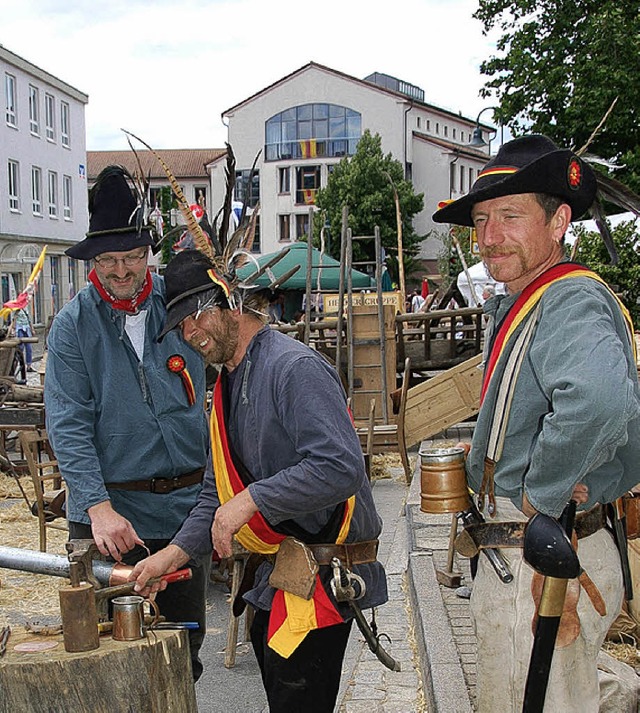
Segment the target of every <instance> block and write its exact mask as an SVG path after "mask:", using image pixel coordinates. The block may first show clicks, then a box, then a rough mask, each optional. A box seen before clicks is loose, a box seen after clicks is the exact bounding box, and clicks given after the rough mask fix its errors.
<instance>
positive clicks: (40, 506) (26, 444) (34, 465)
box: [18, 429, 68, 552]
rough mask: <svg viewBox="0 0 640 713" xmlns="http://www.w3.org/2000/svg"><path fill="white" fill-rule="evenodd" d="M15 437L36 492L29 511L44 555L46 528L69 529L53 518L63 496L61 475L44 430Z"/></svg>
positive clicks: (58, 510)
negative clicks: (20, 447)
mask: <svg viewBox="0 0 640 713" xmlns="http://www.w3.org/2000/svg"><path fill="white" fill-rule="evenodd" d="M18 437H19V439H20V444H21V446H22V450H23V453H24V457H25V461H26V463H27V467H28V468H29V473H30V475H31V480H32V482H33V490H34V492H35V501H34V503H33V504H32V507H31V512H32V513H33V514H34V515H35V516H36V517H37V518H38V529H39V534H40V551H41V552H46V551H47V528H48V527H51V528H53V529H55V530H67V529H68V527H67V525H66V521H65V524H64V525H62V524H58V523H56V522H55V519H56V518H58V517H62V513H61V511H60V509H59V503H60V500H61V499H62V497H63V496H64V485H63V482H62V476H61V475H60V471H59V470H58V461H57V460H56V459H55V456H54V454H53V449H52V448H51V444H50V443H49V438H48V436H47V432H46V431H45V430H44V429H35V430H32V431H20V432H19V434H18ZM47 486H50V487H47Z"/></svg>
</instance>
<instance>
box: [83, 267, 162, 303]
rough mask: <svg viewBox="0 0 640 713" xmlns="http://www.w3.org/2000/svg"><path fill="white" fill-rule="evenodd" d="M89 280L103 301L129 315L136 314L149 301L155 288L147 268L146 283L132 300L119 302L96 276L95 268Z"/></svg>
mask: <svg viewBox="0 0 640 713" xmlns="http://www.w3.org/2000/svg"><path fill="white" fill-rule="evenodd" d="M89 280H90V281H91V283H92V284H93V286H94V287H95V288H96V290H98V294H99V295H100V297H102V299H103V300H104V301H105V302H106V303H107V304H110V305H111V306H112V307H113V308H114V309H120V310H122V311H123V312H128V313H129V314H135V313H136V312H137V311H138V307H139V306H140V305H141V304H142V303H143V302H144V301H145V300H146V299H147V297H148V296H149V295H150V294H151V290H152V288H153V281H152V279H151V272H149V268H147V274H146V275H145V277H144V282H143V283H142V289H141V290H140V292H138V294H137V295H136V296H135V297H132V298H131V299H130V300H119V299H117V298H116V297H114V296H113V295H110V294H109V293H108V292H107V291H106V290H105V289H104V286H103V285H102V283H101V282H100V278H99V277H98V275H97V274H96V271H95V268H94V269H93V270H91V272H90V273H89Z"/></svg>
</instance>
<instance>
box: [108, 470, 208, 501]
mask: <svg viewBox="0 0 640 713" xmlns="http://www.w3.org/2000/svg"><path fill="white" fill-rule="evenodd" d="M203 477H204V468H198V470H194V471H192V472H191V473H185V474H184V475H178V476H177V477H175V478H151V479H150V480H129V481H127V482H125V483H107V489H108V490H135V491H138V492H144V493H156V494H157V495H166V494H167V493H172V492H173V491H174V490H180V488H187V487H189V486H190V485H196V483H201V482H202V478H203Z"/></svg>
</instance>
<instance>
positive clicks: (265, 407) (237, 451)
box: [133, 250, 387, 713]
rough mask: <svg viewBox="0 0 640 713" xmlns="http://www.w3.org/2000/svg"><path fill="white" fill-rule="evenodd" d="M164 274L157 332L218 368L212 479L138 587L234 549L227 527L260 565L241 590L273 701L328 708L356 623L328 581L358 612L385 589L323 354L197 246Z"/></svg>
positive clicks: (141, 567) (357, 461) (349, 435)
mask: <svg viewBox="0 0 640 713" xmlns="http://www.w3.org/2000/svg"><path fill="white" fill-rule="evenodd" d="M165 280H166V285H167V308H168V314H167V320H166V324H165V327H164V331H163V334H165V335H166V337H165V338H169V336H171V335H174V334H175V331H177V330H178V329H179V330H180V331H181V332H182V335H183V337H184V339H185V341H186V342H187V343H189V344H191V345H192V346H193V347H194V348H196V349H198V351H200V353H201V354H202V355H203V356H204V358H205V360H206V361H207V362H209V363H211V364H220V365H222V367H221V371H220V376H219V378H218V381H217V383H216V386H215V390H214V394H213V405H212V409H211V422H210V432H211V453H212V461H213V468H214V471H215V483H214V480H213V474H211V473H208V474H207V475H208V476H209V477H208V478H207V479H206V480H205V486H204V488H203V492H202V494H201V497H200V499H199V502H198V505H196V507H195V508H194V510H193V511H192V512H191V514H190V516H189V518H188V519H187V521H186V522H185V524H184V526H183V528H182V529H181V531H180V532H179V533H178V535H177V536H176V537H175V538H174V540H173V542H172V543H171V544H170V545H169V547H167V548H166V550H165V551H163V552H159V553H157V554H156V555H154V556H152V557H151V558H149V559H148V560H146V561H145V562H141V563H139V564H138V565H137V566H136V568H135V569H134V572H133V576H135V577H137V582H138V586H139V587H144V585H145V584H146V582H147V580H148V578H149V577H150V576H154V575H155V574H160V573H162V572H165V571H173V570H175V569H177V568H178V567H181V566H182V565H183V564H184V562H185V560H186V559H187V558H188V556H189V553H190V552H192V551H194V550H195V549H198V548H202V551H203V553H204V552H207V551H209V550H210V549H211V544H212V541H213V546H214V547H215V549H216V551H217V552H218V553H219V554H220V555H221V556H222V557H229V556H230V555H231V554H232V539H233V538H234V536H235V538H236V539H237V540H238V541H239V542H240V544H241V545H242V546H243V547H244V548H245V549H247V550H249V551H250V552H252V553H254V554H253V559H252V560H251V561H252V562H255V563H256V565H257V567H258V569H257V571H256V572H255V581H251V580H250V579H248V578H247V579H246V580H243V586H242V587H241V590H242V593H243V594H244V602H246V603H248V604H249V605H251V606H252V607H253V608H254V609H255V612H256V614H255V618H254V620H253V625H252V628H251V641H252V644H253V648H254V651H255V654H256V658H257V659H258V663H259V665H260V669H261V672H262V679H263V683H264V687H265V689H266V692H267V698H268V701H269V710H270V711H271V713H285V712H287V713H288V712H289V711H309V713H330V711H333V709H334V705H335V701H336V697H337V694H338V689H339V684H340V674H341V667H342V660H343V657H344V652H345V648H346V644H347V639H348V637H349V631H350V627H351V623H352V620H353V610H352V607H351V605H350V604H349V603H348V601H347V599H346V598H344V599H342V600H341V601H340V600H337V599H336V593H335V590H333V589H332V586H331V582H332V580H333V581H334V583H335V578H336V576H337V578H338V585H339V587H340V586H342V584H341V582H343V579H344V582H347V583H348V586H349V587H352V590H351V595H353V596H354V597H356V600H355V603H356V605H357V606H358V607H359V608H361V609H367V608H370V607H375V606H378V605H380V604H382V603H384V602H385V601H386V599H387V590H386V582H385V575H384V569H383V567H382V565H381V564H380V562H378V561H377V559H376V551H377V538H378V535H379V534H380V530H381V521H380V518H379V516H378V514H377V513H376V510H375V506H374V503H373V499H372V494H371V486H370V484H369V482H368V480H367V476H366V472H365V467H364V460H363V456H362V450H361V448H360V443H359V441H358V437H357V435H356V432H355V429H354V427H353V424H352V422H351V420H350V417H349V413H348V409H347V404H346V397H345V393H344V390H343V388H342V385H341V382H340V379H339V376H338V374H337V372H336V371H335V369H334V368H333V367H332V366H331V365H330V364H329V363H328V362H327V361H326V360H325V359H324V358H323V357H322V356H321V355H320V354H319V353H318V352H315V351H313V350H312V349H310V348H309V347H307V346H306V345H305V344H302V343H301V342H298V341H295V340H292V339H291V338H290V337H288V336H286V335H285V334H282V333H280V332H278V331H276V330H273V329H271V328H270V327H269V326H268V325H267V324H266V321H267V306H268V302H267V299H266V297H265V296H264V295H263V294H261V293H259V292H255V291H252V290H251V289H249V288H244V287H243V286H242V285H240V284H238V283H237V280H236V278H235V276H234V275H233V274H231V273H229V272H227V273H226V274H225V273H224V272H223V271H221V270H220V269H217V268H216V266H215V265H214V263H213V262H211V261H210V260H209V259H208V258H207V257H206V256H205V255H203V254H201V253H200V252H198V251H197V250H185V251H184V252H182V253H180V254H179V255H177V256H176V257H175V258H174V259H173V260H172V261H171V263H169V265H168V267H167V270H166V272H165ZM214 515H215V517H214ZM334 558H336V560H337V564H336V562H334V561H333V560H334ZM274 562H275V564H274ZM332 564H333V565H335V568H332ZM247 567H248V569H250V567H249V565H248V566H247ZM352 576H353V578H352ZM351 598H352V597H351ZM244 602H243V601H242V600H237V601H236V602H235V603H234V613H236V614H238V612H239V611H241V608H243V607H244ZM238 606H240V607H241V608H240V609H238Z"/></svg>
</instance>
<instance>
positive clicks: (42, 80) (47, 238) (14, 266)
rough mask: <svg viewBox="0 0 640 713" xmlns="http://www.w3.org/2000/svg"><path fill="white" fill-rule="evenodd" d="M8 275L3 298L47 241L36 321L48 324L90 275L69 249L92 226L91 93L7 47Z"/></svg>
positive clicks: (0, 263) (3, 230) (2, 59)
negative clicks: (88, 150) (87, 111)
mask: <svg viewBox="0 0 640 713" xmlns="http://www.w3.org/2000/svg"><path fill="white" fill-rule="evenodd" d="M0 79H1V81H2V86H3V94H4V112H3V114H4V116H3V119H2V121H0V277H1V280H2V295H1V296H2V302H5V301H6V300H8V299H12V298H14V297H15V296H16V294H17V293H19V292H20V291H21V290H23V289H24V287H25V285H26V281H27V279H28V277H29V275H30V273H31V270H32V267H33V265H34V263H35V262H36V260H37V258H38V256H39V255H40V252H41V250H42V247H43V246H44V245H48V248H47V259H46V261H45V265H44V269H43V272H42V274H41V276H40V282H39V286H38V291H37V293H36V298H35V300H34V304H33V305H32V315H31V316H32V320H33V322H34V323H35V324H46V322H47V319H48V318H49V317H50V316H52V315H54V314H55V313H56V312H57V311H58V310H59V309H60V308H61V307H62V305H63V304H64V303H65V302H67V301H68V300H69V299H70V298H71V297H72V296H73V295H74V294H75V293H76V291H77V290H78V289H79V287H82V286H83V285H84V284H85V281H86V267H85V265H84V264H83V263H78V262H77V261H75V260H71V259H69V258H67V257H66V256H65V255H64V251H65V250H66V248H68V247H69V246H70V245H72V244H73V243H74V242H77V241H78V240H81V239H82V238H83V237H84V234H85V232H86V230H87V225H88V214H87V182H86V132H85V117H84V110H85V105H86V104H87V102H88V97H87V95H86V94H84V93H83V92H80V91H78V90H77V89H74V88H73V87H72V86H70V85H68V84H66V83H65V82H63V81H62V80H60V79H58V78H57V77H54V76H53V75H51V74H49V73H48V72H46V71H44V70H42V69H40V68H39V67H36V66H35V65H34V64H31V63H30V62H28V61H27V60H25V59H22V57H19V56H18V55H16V54H13V52H10V51H9V50H7V49H6V48H5V47H3V46H2V45H0Z"/></svg>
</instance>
